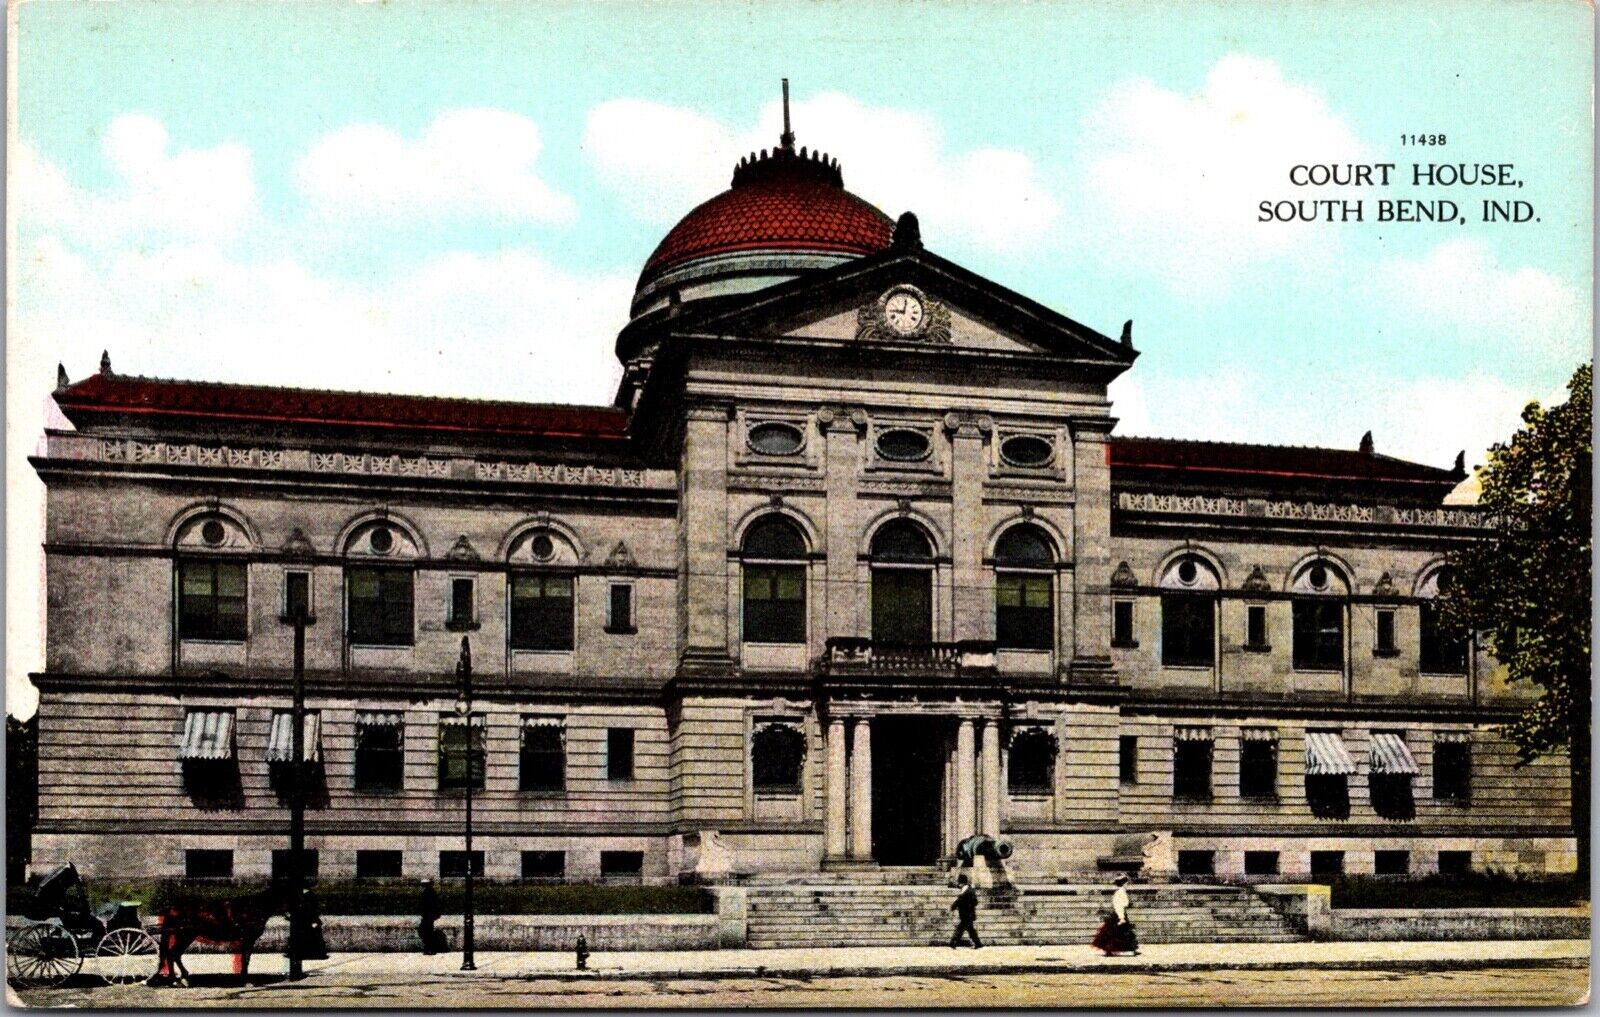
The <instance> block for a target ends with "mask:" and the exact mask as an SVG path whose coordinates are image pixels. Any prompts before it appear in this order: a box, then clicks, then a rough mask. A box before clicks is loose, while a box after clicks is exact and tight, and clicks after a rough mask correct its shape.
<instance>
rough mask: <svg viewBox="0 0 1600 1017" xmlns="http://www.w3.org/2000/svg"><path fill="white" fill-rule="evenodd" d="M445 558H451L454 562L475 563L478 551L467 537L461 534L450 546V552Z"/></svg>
mask: <svg viewBox="0 0 1600 1017" xmlns="http://www.w3.org/2000/svg"><path fill="white" fill-rule="evenodd" d="M446 557H449V558H453V559H455V560H456V561H477V560H478V551H477V549H476V548H474V547H473V546H472V541H470V540H468V539H467V535H466V534H465V533H463V534H462V535H461V536H459V537H457V538H456V542H455V543H454V544H451V545H450V550H449V551H448V552H447V553H446Z"/></svg>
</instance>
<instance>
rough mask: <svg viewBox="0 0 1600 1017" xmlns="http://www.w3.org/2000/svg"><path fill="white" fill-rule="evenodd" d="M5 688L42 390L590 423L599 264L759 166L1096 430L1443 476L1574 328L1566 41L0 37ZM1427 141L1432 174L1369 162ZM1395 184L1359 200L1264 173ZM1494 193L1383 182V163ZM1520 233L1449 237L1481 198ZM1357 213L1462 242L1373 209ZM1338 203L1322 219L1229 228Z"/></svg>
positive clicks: (591, 12) (1572, 350)
mask: <svg viewBox="0 0 1600 1017" xmlns="http://www.w3.org/2000/svg"><path fill="white" fill-rule="evenodd" d="M12 16H13V19H14V20H13V25H14V28H13V39H14V43H15V51H14V55H13V58H14V66H13V74H14V84H13V91H12V96H11V99H12V116H11V120H10V125H11V130H10V134H9V144H10V148H9V162H10V166H11V170H12V172H11V174H10V179H9V183H8V192H7V197H8V207H9V209H10V213H11V214H10V217H9V219H8V229H9V231H10V235H9V240H10V243H9V245H8V248H9V254H10V259H11V260H10V268H11V272H10V274H9V277H10V279H11V282H12V289H11V295H10V296H11V299H10V300H9V301H8V339H7V365H6V381H7V387H8V395H9V398H8V412H7V439H6V440H7V453H8V454H7V507H8V509H9V511H8V512H7V520H8V522H7V530H8V535H7V566H8V567H7V576H8V579H7V612H6V626H7V647H8V652H7V676H8V682H7V689H8V703H9V704H10V707H11V709H12V710H13V711H14V712H21V713H27V712H31V710H32V701H33V696H32V690H31V687H30V686H29V685H28V683H27V680H26V673H27V672H28V671H30V670H36V669H38V668H39V667H40V666H41V665H42V660H43V656H42V649H41V646H42V642H41V633H42V622H41V620H40V619H41V612H40V605H41V603H42V597H43V595H42V591H41V586H40V581H39V576H40V569H41V555H40V552H39V543H40V540H41V539H42V532H43V530H42V516H43V510H42V486H41V485H40V484H39V481H38V479H37V477H36V476H35V475H34V474H33V472H32V469H31V467H29V466H28V465H27V463H26V456H27V455H28V454H30V453H31V452H32V451H33V450H34V448H35V447H36V445H37V443H38V440H39V436H40V434H41V432H42V428H43V427H44V426H45V424H46V422H47V420H48V421H50V422H51V423H52V426H59V425H61V424H62V423H64V421H62V420H61V419H60V417H59V413H58V412H56V411H55V410H54V408H53V405H52V404H51V403H50V402H49V399H48V396H49V392H50V390H51V389H52V388H53V387H54V384H55V371H56V364H57V363H58V362H59V363H61V364H63V365H64V366H65V368H66V371H67V373H68V375H69V376H70V377H71V378H73V379H74V380H76V379H79V378H82V377H84V376H85V375H87V374H89V373H91V372H92V371H93V370H94V369H95V368H96V366H97V364H98V362H99V357H100V353H101V351H102V350H107V351H109V353H110V355H111V359H112V363H113V366H114V368H115V369H116V370H117V371H118V372H119V373H126V374H141V375H155V376H164V377H181V378H199V379H208V380H223V381H236V382H253V383H264V384H285V385H308V386H316V387H322V388H346V389H363V390H379V391H391V392H411V393H423V394H440V395H446V394H447V395H470V396H481V397H493V398H509V399H520V400H529V401H550V402H594V403H604V402H609V400H610V399H611V396H612V395H613V393H614V389H615V385H616V381H617V379H618V377H619V374H620V372H619V369H618V367H617V364H616V362H615V359H614V358H613V356H612V353H611V348H612V343H613V341H614V339H615V334H616V331H617V329H618V328H619V327H620V326H621V325H622V324H623V323H624V322H625V321H626V315H627V306H628V298H629V296H630V294H631V292H632V287H633V284H634V282H635V281H636V279H637V275H638V271H639V269H640V267H641V266H642V265H643V264H644V262H645V260H646V258H647V257H648V256H649V254H650V252H651V250H652V249H653V248H654V246H655V245H656V243H657V242H658V241H659V240H660V238H661V237H662V236H663V235H664V234H665V232H666V231H667V230H668V229H669V228H670V227H671V225H672V224H673V223H674V222H676V221H677V220H678V219H679V218H680V217H681V216H682V215H683V214H684V213H686V212H687V211H688V210H689V209H690V208H692V207H694V205H696V204H698V203H699V202H700V201H703V200H705V199H707V198H709V197H711V196H712V195H713V194H715V193H716V192H718V191H720V190H722V189H724V188H725V187H726V186H727V184H728V178H729V175H730V173H731V170H732V167H733V165H734V163H735V162H736V161H737V160H738V158H739V157H740V156H741V155H743V154H746V153H747V152H749V151H751V150H753V149H756V148H761V147H771V146H772V145H773V144H774V143H775V142H776V140H777V136H778V133H779V130H780V126H779V121H780V116H781V113H780V106H779V81H780V79H781V78H783V77H788V78H789V79H790V80H791V83H792V92H793V121H794V129H795V132H796V134H797V136H798V141H799V143H800V144H804V145H808V146H810V147H814V148H815V147H820V148H822V149H823V150H825V151H827V152H828V153H830V154H832V155H833V156H835V157H836V158H838V159H839V160H840V162H841V164H842V167H843V173H844V179H845V185H846V187H848V188H849V189H850V190H851V191H853V192H855V193H856V194H859V195H861V196H862V197H863V198H865V199H867V200H868V201H871V202H873V203H874V204H876V205H877V206H878V207H880V208H882V209H883V210H884V211H885V212H886V213H888V214H889V215H891V216H898V215H899V214H900V213H901V212H903V211H906V210H911V211H914V212H916V213H917V215H918V217H919V218H920V220H921V223H922V233H923V239H924V242H925V244H926V245H927V246H928V247H929V248H930V249H932V250H934V251H935V252H937V253H939V254H941V255H943V256H945V257H947V258H950V259H952V260H954V261H956V262H958V263H960V264H962V265H964V266H966V267H968V268H970V269H972V270H973V271H975V272H977V273H979V274H980V275H983V276H986V277H988V278H990V279H992V280H994V281H995V282H997V283H999V284H1001V285H1004V286H1008V287H1011V288H1013V289H1016V290H1018V291H1020V292H1022V293H1024V294H1026V295H1028V296H1030V297H1032V298H1033V299H1036V300H1039V301H1041V302H1043V303H1044V304H1046V305H1049V306H1051V307H1053V308H1055V309H1057V310H1059V311H1061V312H1063V313H1065V314H1067V315H1069V316H1071V317H1073V318H1075V319H1077V320H1079V321H1081V322H1083V323H1084V324H1087V325H1089V326H1091V327H1094V328H1096V329H1099V330H1100V331H1102V332H1105V333H1107V334H1110V335H1113V336H1115V335H1117V334H1118V332H1119V331H1120V329H1121V326H1122V322H1123V321H1124V320H1126V319H1129V318H1131V319H1133V321H1134V342H1135V345H1136V346H1137V347H1138V348H1139V349H1140V350H1141V351H1142V354H1141V356H1140V358H1139V360H1138V362H1137V364H1136V365H1135V367H1134V368H1133V370H1131V371H1130V372H1128V374H1127V375H1125V376H1124V377H1123V378H1122V379H1119V380H1118V381H1117V382H1116V383H1115V384H1114V385H1113V388H1112V393H1111V394H1112V398H1113V400H1114V409H1113V412H1114V413H1115V414H1116V415H1117V416H1118V417H1119V418H1120V421H1121V422H1120V424H1119V425H1118V432H1117V433H1123V434H1153V435H1162V436H1172V437H1185V438H1211V439H1222V440H1238V441H1262V442H1274V443H1287V444H1305V445H1323V446H1331V447H1342V448H1354V447H1355V446H1356V444H1357V442H1358V441H1359V439H1360V437H1361V435H1362V433H1363V432H1365V431H1367V430H1371V431H1372V432H1373V433H1374V438H1375V442H1376V446H1377V449H1378V451H1379V452H1383V453H1386V454H1391V455H1398V456H1403V457H1407V458H1412V459H1417V460H1421V461H1424V462H1429V463H1433V464H1436V465H1441V466H1448V465H1449V464H1450V463H1451V461H1452V460H1453V459H1454V456H1455V454H1456V453H1457V451H1460V450H1466V451H1467V455H1468V460H1469V462H1468V465H1469V466H1470V465H1473V464H1474V463H1478V462H1482V460H1483V457H1484V456H1483V450H1484V449H1486V448H1487V447H1488V445H1489V444H1490V443H1492V442H1493V441H1495V440H1498V439H1501V438H1504V437H1506V436H1508V435H1509V434H1510V433H1511V432H1512V431H1513V430H1514V429H1515V427H1516V425H1517V422H1518V414H1519V412H1520V410H1521V408H1522V407H1523V405H1525V403H1526V402H1527V401H1529V400H1532V399H1538V400H1541V401H1545V402H1549V401H1551V400H1552V398H1555V399H1559V397H1560V396H1561V393H1562V392H1563V383H1564V381H1565V379H1566V378H1567V377H1568V376H1569V375H1570V374H1571V372H1572V370H1573V368H1574V367H1575V366H1576V365H1577V364H1578V363H1579V362H1580V361H1581V360H1583V359H1586V358H1587V357H1588V355H1589V349H1590V335H1591V331H1592V307H1591V300H1590V294H1591V289H1592V280H1591V271H1592V267H1591V266H1592V240H1591V235H1592V222H1593V209H1592V205H1591V193H1592V192H1591V182H1592V178H1593V171H1592V162H1591V159H1592V142H1593V138H1592V121H1591V109H1592V95H1593V91H1592V80H1593V64H1592V52H1593V15H1592V13H1591V11H1590V8H1589V7H1588V5H1587V4H1584V3H1580V2H1576V0H1560V2H1524V3H1501V2H1498V0H1486V2H1473V0H1463V2H1460V3H1453V4H1441V3H1436V2H1415V0H1411V2H1406V0H1402V2H1396V0H1384V2H1381V3H1357V2H1344V3H1338V2H1333V3H1312V2H1293V0H1290V2H1283V3H1278V4H1274V5H1268V4H1265V3H1254V2H1231V3H1206V2H1197V3H1183V4H1180V3H1177V2H1171V0H1144V2H1128V3H1116V2H1106V3H1095V4H1089V3H1049V2H1032V3H1022V2H1014V3H1009V4H1002V3H976V2H972V3H955V2H936V0H935V2H927V3H909V2H903V3H902V2H887V0H879V2H872V0H866V2H860V3H849V4H846V3H841V2H830V0H817V2H809V3H798V2H785V0H775V2H766V3H761V4H752V3H729V2H721V3H719V2H714V0H711V2H696V3H688V2H670V0H669V2H662V3H654V4H644V3H628V2H622V0H617V2H612V3H604V4H602V3H581V4H580V3H562V2H554V0H552V2H542V3H533V2H518V0H504V2H498V3H477V2H471V0H457V2H451V3H421V2H404V0H401V2H367V3H335V2H323V0H309V2H305V3H296V4H287V3H273V2H265V0H263V2H257V3H237V2H236V3H225V4H224V3H194V2H183V0H161V2H155V0H121V2H118V3H115V4H111V3H89V2H83V0H58V2H48V0H34V2H28V3H23V4H20V5H15V6H13V8H12ZM1418 134H1423V135H1440V134H1442V135H1444V144H1442V145H1421V146H1419V145H1416V144H1408V143H1407V141H1406V139H1407V136H1411V135H1418ZM1385 162H1388V163H1394V164H1396V166H1397V170H1396V174H1395V176H1396V178H1397V185H1396V186H1392V187H1389V188H1359V187H1334V186H1327V187H1321V188H1318V187H1296V186H1293V185H1292V184H1291V182H1290V170H1291V168H1292V167H1294V166H1296V165H1313V164H1334V165H1341V166H1343V165H1348V164H1353V163H1355V164H1371V163H1385ZM1415 162H1421V163H1452V164H1453V163H1467V164H1472V165H1476V164H1479V163H1492V164H1502V163H1509V164H1512V166H1513V167H1514V170H1513V171H1512V172H1511V176H1512V177H1514V178H1515V179H1516V180H1517V181H1518V182H1519V183H1520V186H1517V187H1510V186H1507V187H1492V188H1484V187H1472V186H1465V185H1462V186H1454V187H1436V188H1431V189H1418V188H1413V187H1411V186H1410V185H1409V181H1406V182H1405V185H1404V186H1400V185H1398V184H1399V178H1400V177H1408V176H1409V172H1410V171H1409V167H1410V165H1411V164H1412V163H1415ZM1486 197H1490V198H1495V199H1500V200H1511V199H1516V200H1522V201H1526V202H1527V203H1528V205H1529V206H1531V207H1532V209H1533V212H1534V215H1535V217H1536V220H1534V221H1528V222H1525V223H1506V222H1495V223H1486V222H1482V221H1480V216H1479V208H1480V202H1481V201H1482V200H1483V199H1484V198H1486ZM1383 198H1389V199H1399V198H1423V199H1427V200H1437V199H1440V198H1446V199H1451V200H1455V201H1456V202H1457V204H1458V205H1460V206H1461V207H1462V209H1463V210H1464V212H1465V213H1466V221H1465V222H1459V223H1458V222H1454V221H1452V222H1444V223H1440V222H1433V223H1429V222H1423V223H1380V222H1377V221H1375V220H1376V218H1377V208H1376V203H1377V201H1378V200H1380V199H1383ZM1296 199H1306V200H1315V199H1333V200H1355V199H1362V200H1363V201H1364V210H1365V214H1366V221H1364V222H1360V223H1351V222H1344V223H1327V222H1316V223H1283V222H1268V223H1262V222H1259V221H1257V220H1258V216H1259V203H1260V202H1261V201H1263V200H1267V201H1272V202H1276V201H1279V200H1291V201H1292V200H1296Z"/></svg>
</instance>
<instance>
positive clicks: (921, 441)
mask: <svg viewBox="0 0 1600 1017" xmlns="http://www.w3.org/2000/svg"><path fill="white" fill-rule="evenodd" d="M932 451H933V445H932V443H931V442H929V441H928V436H927V435H925V434H923V433H922V432H921V431H908V430H906V429H905V428H898V429H896V430H893V431H884V432H883V433H882V434H880V435H878V455H880V456H882V457H883V458H885V459H893V460H895V461H897V462H903V463H905V462H915V461H916V460H918V459H926V458H928V453H930V452H932Z"/></svg>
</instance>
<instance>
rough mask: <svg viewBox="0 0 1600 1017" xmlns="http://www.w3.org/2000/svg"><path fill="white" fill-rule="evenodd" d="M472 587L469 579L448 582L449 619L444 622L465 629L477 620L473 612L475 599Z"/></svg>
mask: <svg viewBox="0 0 1600 1017" xmlns="http://www.w3.org/2000/svg"><path fill="white" fill-rule="evenodd" d="M474 585H475V584H474V583H473V581H472V580H471V579H464V578H456V579H451V580H450V617H449V618H447V619H445V620H446V621H448V622H449V623H450V624H451V625H455V626H458V627H466V626H468V625H471V624H472V623H473V622H474V621H476V620H477V617H478V612H477V611H476V610H475V606H476V602H477V597H475V596H474V595H473V594H474V589H473V587H474Z"/></svg>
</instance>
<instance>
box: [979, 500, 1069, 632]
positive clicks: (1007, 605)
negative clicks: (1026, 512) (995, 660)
mask: <svg viewBox="0 0 1600 1017" xmlns="http://www.w3.org/2000/svg"><path fill="white" fill-rule="evenodd" d="M1054 565H1055V551H1054V550H1053V549H1052V547H1051V545H1050V538H1049V537H1047V536H1045V534H1044V531H1043V530H1041V529H1039V527H1037V526H1033V525H1031V524H1028V523H1023V524H1021V525H1018V526H1013V527H1011V528H1010V529H1009V530H1007V531H1006V532H1005V533H1003V534H1001V535H1000V540H999V541H998V542H997V543H996V544H995V549H994V567H995V585H994V636H995V645H996V646H998V647H1000V648H1001V649H1013V650H1048V649H1050V648H1051V647H1052V646H1053V645H1054V644H1055V597H1054V583H1055V570H1054Z"/></svg>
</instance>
